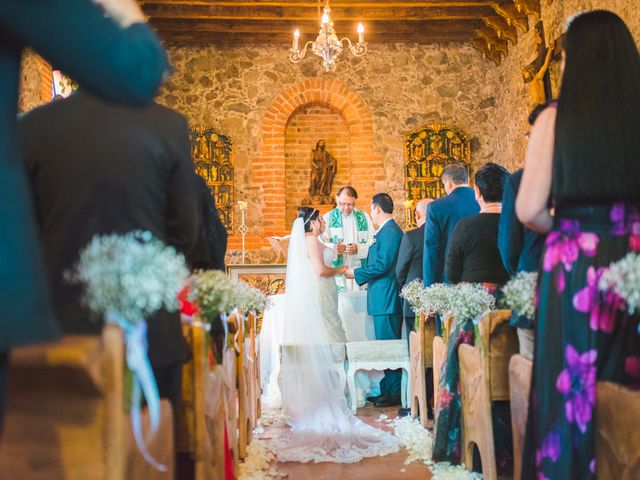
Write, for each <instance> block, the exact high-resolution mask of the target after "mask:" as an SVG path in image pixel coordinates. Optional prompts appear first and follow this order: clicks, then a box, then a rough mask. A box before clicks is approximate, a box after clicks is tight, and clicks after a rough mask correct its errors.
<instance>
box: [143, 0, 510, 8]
mask: <svg viewBox="0 0 640 480" xmlns="http://www.w3.org/2000/svg"><path fill="white" fill-rule="evenodd" d="M140 3H141V5H142V6H143V7H146V6H148V5H182V6H185V7H191V6H199V5H201V6H222V7H225V6H226V7H260V6H262V7H264V6H267V7H305V8H312V9H317V8H318V3H317V2H316V1H290V2H289V1H286V0H285V1H277V0H274V1H272V0H251V1H247V0H237V1H236V0H226V1H207V0H142V1H141V2H140ZM495 3H513V1H512V0H498V1H496V0H457V1H456V0H428V1H420V0H418V1H415V2H414V1H398V0H396V1H385V0H367V1H362V0H360V1H356V2H351V1H349V0H332V1H331V3H330V6H331V8H332V9H333V8H334V7H338V6H343V7H353V8H375V7H380V6H382V7H385V8H398V7H406V8H419V7H442V6H445V7H479V6H485V7H490V6H492V5H493V4H495Z"/></svg>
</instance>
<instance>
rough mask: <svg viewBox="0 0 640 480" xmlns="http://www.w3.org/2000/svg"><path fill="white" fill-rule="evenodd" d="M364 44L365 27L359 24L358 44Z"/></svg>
mask: <svg viewBox="0 0 640 480" xmlns="http://www.w3.org/2000/svg"><path fill="white" fill-rule="evenodd" d="M362 42H364V25H362V23H358V43H362Z"/></svg>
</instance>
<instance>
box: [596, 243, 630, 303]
mask: <svg viewBox="0 0 640 480" xmlns="http://www.w3.org/2000/svg"><path fill="white" fill-rule="evenodd" d="M598 288H599V289H600V290H601V291H602V292H614V293H616V294H617V295H619V296H620V297H621V298H622V299H623V300H624V302H625V303H626V305H627V309H628V311H629V313H630V314H631V315H633V314H634V313H636V312H637V311H638V310H640V308H639V307H640V255H639V254H637V253H635V252H630V253H627V255H625V256H624V257H623V258H621V259H620V260H618V261H617V262H612V263H611V264H610V265H609V267H608V268H607V269H606V270H605V271H604V272H603V273H602V275H601V277H600V281H599V283H598Z"/></svg>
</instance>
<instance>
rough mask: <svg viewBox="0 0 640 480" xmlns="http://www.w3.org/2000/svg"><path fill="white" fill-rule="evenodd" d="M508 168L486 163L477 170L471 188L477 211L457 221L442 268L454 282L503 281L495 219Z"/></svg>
mask: <svg viewBox="0 0 640 480" xmlns="http://www.w3.org/2000/svg"><path fill="white" fill-rule="evenodd" d="M508 175H509V172H508V170H507V169H505V168H504V167H501V166H500V165H498V164H495V163H487V164H486V165H485V166H483V167H482V168H481V169H480V170H478V172H477V173H476V178H475V180H476V182H475V185H474V187H473V188H474V190H475V193H476V199H477V200H478V203H479V204H480V213H479V214H478V215H474V216H471V217H467V218H464V219H462V220H460V221H459V222H458V224H457V225H456V228H455V230H454V231H453V235H452V237H451V244H450V246H449V254H448V255H447V263H446V268H445V272H446V275H447V277H448V278H449V280H451V281H452V282H453V283H458V282H474V283H491V284H496V285H502V284H503V283H505V282H506V281H507V280H508V279H509V274H508V273H507V271H506V270H505V269H504V266H503V265H502V260H501V259H500V252H499V251H498V222H499V220H500V211H501V208H502V207H501V205H502V192H503V190H504V182H505V180H506V178H507V176H508Z"/></svg>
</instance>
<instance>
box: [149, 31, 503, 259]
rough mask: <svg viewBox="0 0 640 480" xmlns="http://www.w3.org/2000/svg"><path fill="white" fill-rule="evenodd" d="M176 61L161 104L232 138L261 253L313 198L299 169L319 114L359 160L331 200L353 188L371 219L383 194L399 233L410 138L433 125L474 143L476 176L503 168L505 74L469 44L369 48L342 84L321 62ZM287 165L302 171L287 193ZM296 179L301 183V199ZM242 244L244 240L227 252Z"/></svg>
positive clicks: (241, 57)
mask: <svg viewBox="0 0 640 480" xmlns="http://www.w3.org/2000/svg"><path fill="white" fill-rule="evenodd" d="M169 53H170V58H171V61H172V63H173V66H174V69H175V73H174V75H173V76H172V77H171V79H170V80H169V82H168V83H167V84H166V85H165V87H164V88H163V90H162V92H161V95H160V101H161V102H162V103H165V104H166V105H168V106H170V107H173V108H175V109H177V110H178V111H180V112H181V113H183V114H184V115H186V117H187V118H188V119H189V122H190V123H191V124H192V125H207V126H211V127H214V128H218V129H220V130H221V131H222V132H223V133H225V134H228V135H230V136H231V138H232V139H233V142H234V145H235V162H236V186H235V188H236V199H237V200H246V201H248V202H249V208H248V220H247V222H248V226H249V233H248V237H247V242H248V243H247V244H248V245H249V247H250V248H253V249H258V248H260V247H261V246H264V245H265V243H264V236H266V235H277V234H285V233H287V231H288V229H289V228H290V223H288V221H285V217H286V213H285V211H286V209H285V204H287V197H289V196H292V197H293V198H291V200H290V201H289V206H290V207H291V206H292V205H293V204H294V203H295V202H297V201H298V199H297V197H298V196H299V195H300V190H304V189H306V188H307V187H308V170H307V171H303V166H302V163H298V164H296V165H295V166H294V164H293V162H294V158H296V159H298V160H295V162H304V161H308V158H309V151H310V148H311V146H313V145H314V144H315V141H317V139H318V138H319V135H320V133H319V132H320V130H316V131H312V130H311V128H312V127H310V126H308V128H309V129H310V130H309V131H308V132H307V133H308V136H306V137H305V138H303V139H300V138H298V139H297V140H295V139H294V137H296V136H297V135H298V134H297V133H296V129H297V128H298V126H299V125H301V124H302V123H304V122H305V121H306V120H305V116H308V115H322V117H323V121H325V120H326V121H327V122H328V123H329V124H331V125H333V126H334V127H336V128H337V126H338V125H339V124H340V123H341V122H344V124H345V126H346V127H347V128H346V130H347V132H348V135H349V140H350V143H349V154H350V159H349V161H348V163H346V164H344V162H343V167H342V168H344V169H345V170H341V171H340V175H341V178H339V180H338V182H336V184H335V185H334V190H335V189H336V188H337V186H338V183H340V182H341V181H342V180H343V179H347V178H348V179H349V181H350V182H351V183H353V185H354V186H355V187H356V188H358V189H359V190H361V192H360V193H361V199H360V201H359V206H360V207H361V208H364V209H367V208H368V198H370V195H371V194H373V193H375V191H387V192H389V193H390V194H391V195H392V196H393V198H394V199H395V201H396V202H397V205H398V207H399V208H398V220H399V221H400V223H401V224H403V223H404V215H403V212H402V207H401V205H400V202H401V201H402V200H403V199H404V191H403V188H404V186H403V180H404V179H403V169H402V163H403V140H404V139H405V138H406V137H407V135H408V134H409V133H410V132H412V131H413V130H415V129H417V128H419V127H421V126H423V125H425V124H428V123H432V122H443V123H447V124H450V125H453V126H455V127H457V128H459V129H461V130H462V131H463V132H465V133H466V134H467V136H468V137H469V138H470V139H471V144H472V163H473V165H475V166H477V165H480V164H483V163H485V162H488V161H502V159H501V158H500V157H499V156H496V155H495V151H496V148H495V139H496V138H497V137H498V136H499V133H500V132H499V130H497V129H496V123H497V122H498V119H496V110H497V97H496V94H495V91H496V87H495V81H496V70H495V68H491V66H490V65H488V64H487V63H486V62H485V61H484V60H483V59H482V57H481V55H480V54H479V53H478V52H476V51H475V50H474V49H473V48H471V47H470V46H467V45H462V46H461V45H455V46H439V45H432V46H420V45H411V44H407V45H404V44H403V45H384V46H382V45H371V46H370V50H369V52H368V53H367V54H366V55H365V56H364V57H361V58H354V57H352V56H350V54H349V53H348V52H346V53H345V54H343V59H342V61H341V62H339V64H338V67H337V70H336V72H335V73H324V72H322V70H321V62H320V60H319V59H318V58H317V57H315V56H314V55H312V54H309V55H308V57H307V58H305V59H304V60H303V61H302V62H300V63H299V64H292V63H291V62H290V61H289V59H288V52H287V49H286V48H284V47H275V46H262V47H243V48H216V47H208V48H172V49H170V52H169ZM354 105H357V107H354ZM336 115H339V117H341V119H340V118H338V116H336ZM332 128H333V127H332ZM336 131H337V130H336ZM323 135H325V136H326V135H327V133H324V134H323ZM332 135H333V133H332ZM294 140H295V142H293V141H294ZM336 141H340V142H341V141H342V140H341V139H338V138H337V137H336ZM292 142H293V143H292ZM296 142H297V143H296ZM354 142H355V143H354ZM294 143H295V145H294ZM335 148H338V149H342V148H343V146H342V145H336V147H335ZM328 149H329V150H331V149H332V147H331V145H330V144H328ZM285 156H286V157H287V162H289V163H288V164H287V165H290V166H291V167H292V168H293V170H291V172H292V175H293V177H292V178H291V179H289V180H288V183H287V182H286V181H285V176H287V175H286V173H287V171H286V168H288V167H287V166H286V165H285ZM280 157H281V158H280ZM338 160H339V161H340V158H338ZM285 167H286V168H285ZM305 177H306V178H305ZM287 178H288V177H287ZM294 178H295V179H296V180H295V181H296V182H297V181H298V180H297V179H300V182H304V183H302V184H301V185H298V187H295V188H294V186H293V185H292V183H294V180H293V179H294ZM296 188H297V190H296ZM236 218H239V215H237V216H236ZM236 227H237V226H236ZM238 245H239V235H238V234H237V233H235V234H234V235H233V236H232V237H231V238H230V243H229V246H230V248H231V249H237V248H238Z"/></svg>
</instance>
